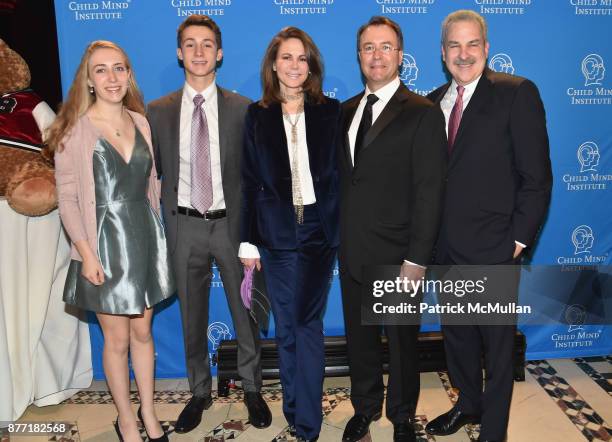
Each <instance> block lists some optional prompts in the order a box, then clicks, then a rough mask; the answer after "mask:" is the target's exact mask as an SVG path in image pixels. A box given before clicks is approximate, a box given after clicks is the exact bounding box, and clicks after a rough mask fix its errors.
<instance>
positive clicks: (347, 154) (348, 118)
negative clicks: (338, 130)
mask: <svg viewBox="0 0 612 442" xmlns="http://www.w3.org/2000/svg"><path fill="white" fill-rule="evenodd" d="M364 93H365V91H363V92H362V93H361V94H359V95H357V96H356V97H354V98H353V99H352V101H350V102H349V103H347V105H346V107H345V113H344V122H343V123H344V127H343V128H342V129H343V133H344V143H343V148H344V159H345V161H346V164H347V165H348V168H349V170H350V171H351V172H352V171H353V159H352V158H351V142H350V140H349V134H348V132H349V129H350V127H351V123H352V122H353V118H354V117H355V112H357V108H358V107H359V102H360V101H361V98H362V97H363V94H364Z"/></svg>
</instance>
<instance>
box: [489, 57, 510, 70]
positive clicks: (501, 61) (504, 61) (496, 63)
mask: <svg viewBox="0 0 612 442" xmlns="http://www.w3.org/2000/svg"><path fill="white" fill-rule="evenodd" d="M489 69H491V70H492V71H495V72H503V73H504V74H510V75H512V74H514V65H513V64H512V59H511V58H510V56H509V55H508V54H495V55H494V56H493V57H491V60H489Z"/></svg>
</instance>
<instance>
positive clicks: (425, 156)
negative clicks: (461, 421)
mask: <svg viewBox="0 0 612 442" xmlns="http://www.w3.org/2000/svg"><path fill="white" fill-rule="evenodd" d="M357 49H358V55H359V61H360V65H361V71H362V74H363V76H364V78H365V80H366V87H365V91H363V92H361V93H360V94H359V95H356V96H355V97H353V98H351V99H349V100H348V101H346V102H345V103H344V104H343V112H344V122H343V124H344V131H345V136H344V137H343V140H341V143H340V147H339V170H340V183H341V184H340V186H341V199H340V201H341V208H340V229H341V243H340V252H339V261H340V275H341V277H340V281H341V285H342V302H343V309H344V321H345V330H346V336H347V343H348V356H349V366H350V373H351V402H352V404H353V407H354V409H355V415H354V416H353V417H352V418H351V420H350V421H349V422H348V424H347V425H346V428H345V430H344V435H343V438H342V440H343V441H358V440H360V439H361V438H363V437H364V436H366V435H367V434H368V430H369V425H370V423H371V422H372V421H373V420H376V419H378V418H379V417H380V415H381V412H382V404H383V400H384V384H383V379H382V375H383V370H382V344H381V332H382V331H383V327H382V326H379V325H362V324H361V289H362V284H363V275H362V271H363V268H364V267H366V266H373V265H397V266H401V274H402V276H404V277H407V278H410V279H415V280H417V279H420V278H421V277H422V276H423V275H424V273H425V265H427V263H428V262H429V261H430V259H431V254H432V248H433V245H434V241H435V239H436V235H437V232H438V224H439V221H440V212H441V199H442V191H443V172H444V167H445V164H444V161H445V160H444V155H443V152H444V150H443V146H444V145H445V142H446V138H445V132H444V116H443V114H442V112H441V111H440V110H439V108H438V109H436V108H433V107H432V104H431V102H430V101H428V100H427V99H426V98H424V97H421V96H419V95H416V94H414V93H412V92H410V91H409V90H408V89H407V88H406V87H405V86H404V85H403V84H402V83H401V82H400V79H399V67H400V65H401V63H402V56H403V37H402V31H401V29H400V27H399V25H397V23H395V22H393V21H392V20H390V19H388V18H386V17H372V18H371V19H370V21H369V22H368V23H366V24H365V25H363V26H362V27H361V28H359V31H358V32H357ZM418 331H419V327H418V325H403V326H398V325H393V326H385V327H384V332H385V334H386V336H387V339H388V346H389V382H388V388H387V404H386V415H387V418H388V419H389V420H390V421H391V422H392V423H393V432H394V441H416V436H415V433H414V428H413V427H412V423H411V421H412V418H413V417H414V414H415V410H416V404H417V399H418V395H419V372H418V367H417V361H418V357H417V354H416V351H417V350H416V346H417V336H418Z"/></svg>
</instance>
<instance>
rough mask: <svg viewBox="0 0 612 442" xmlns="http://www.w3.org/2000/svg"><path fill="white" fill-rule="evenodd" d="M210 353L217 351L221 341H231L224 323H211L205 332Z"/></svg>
mask: <svg viewBox="0 0 612 442" xmlns="http://www.w3.org/2000/svg"><path fill="white" fill-rule="evenodd" d="M206 335H207V336H208V341H209V342H210V345H211V349H212V351H213V352H214V351H217V349H218V348H219V345H220V344H221V341H224V340H229V339H232V333H231V332H230V329H229V327H228V326H227V324H226V323H225V322H220V321H217V322H213V323H212V324H210V325H209V326H208V331H207V332H206Z"/></svg>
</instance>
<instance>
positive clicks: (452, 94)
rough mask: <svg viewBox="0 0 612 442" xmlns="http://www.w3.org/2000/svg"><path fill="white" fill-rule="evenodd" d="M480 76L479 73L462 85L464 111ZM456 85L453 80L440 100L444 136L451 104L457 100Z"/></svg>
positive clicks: (451, 108) (451, 107)
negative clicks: (469, 81)
mask: <svg viewBox="0 0 612 442" xmlns="http://www.w3.org/2000/svg"><path fill="white" fill-rule="evenodd" d="M480 77H482V75H479V76H478V78H477V79H476V80H474V81H472V82H471V83H470V84H466V85H465V86H464V88H465V89H464V91H463V109H462V111H465V108H466V107H467V105H468V103H469V102H470V98H472V95H474V91H475V90H476V86H478V80H480ZM457 86H458V85H457V83H456V82H455V80H453V81H452V82H451V85H450V87H449V88H448V90H447V91H446V93H445V94H444V97H443V98H442V100H441V101H440V107H441V108H442V112H444V119H445V120H446V136H448V121H449V120H450V114H451V112H452V110H453V106H454V105H455V101H457V95H458V94H457Z"/></svg>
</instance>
